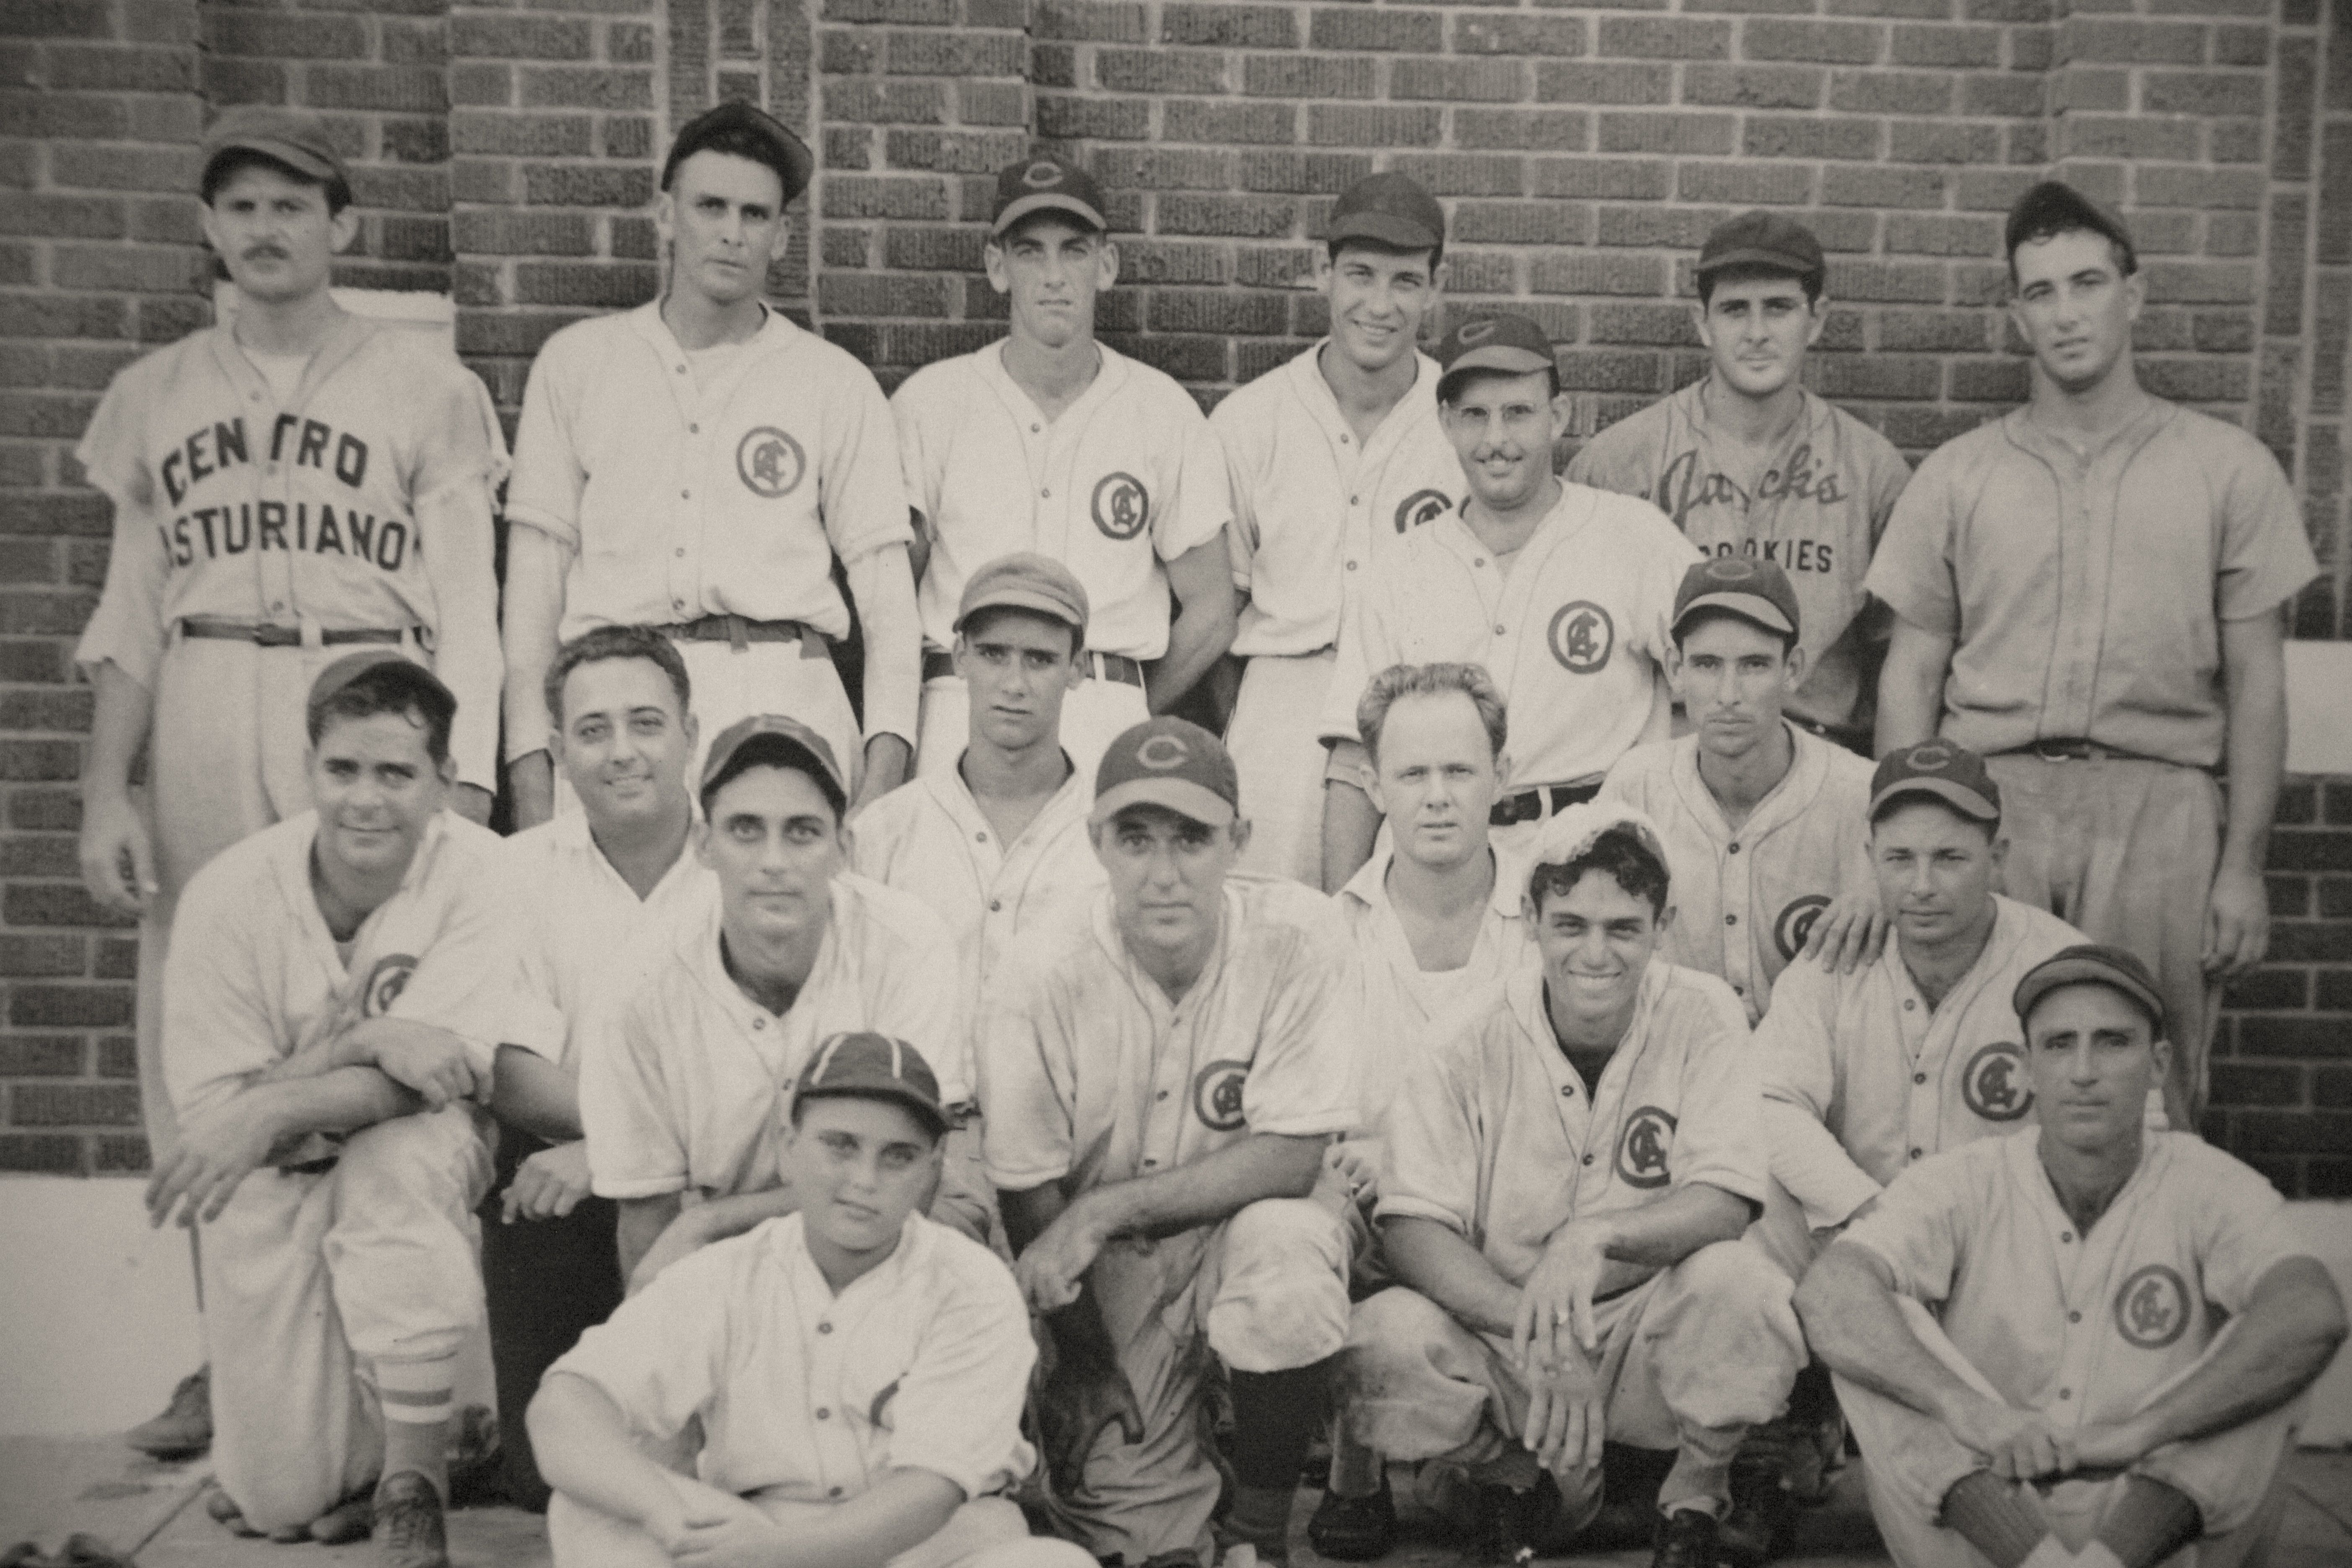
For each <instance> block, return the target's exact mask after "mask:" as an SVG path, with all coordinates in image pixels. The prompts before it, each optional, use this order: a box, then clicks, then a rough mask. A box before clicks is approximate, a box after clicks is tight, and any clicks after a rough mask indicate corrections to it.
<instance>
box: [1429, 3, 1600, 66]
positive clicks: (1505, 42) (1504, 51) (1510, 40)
mask: <svg viewBox="0 0 2352 1568" xmlns="http://www.w3.org/2000/svg"><path fill="white" fill-rule="evenodd" d="M1583 52H1584V21H1583V18H1581V17H1579V16H1521V15H1518V14H1516V13H1512V12H1497V11H1465V12H1463V13H1461V14H1459V15H1457V16H1455V17H1454V53H1455V54H1457V55H1508V56H1511V57H1513V58H1526V57H1530V56H1536V55H1580V54H1582V53H1583Z"/></svg>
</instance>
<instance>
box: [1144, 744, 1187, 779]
mask: <svg viewBox="0 0 2352 1568" xmlns="http://www.w3.org/2000/svg"><path fill="white" fill-rule="evenodd" d="M1135 760H1136V761H1137V762H1139V763H1142V764H1143V765H1144V766H1145V767H1147V768H1150V770H1151V771H1152V772H1153V773H1169V772H1171V771H1173V770H1174V769H1177V768H1181V767H1182V766H1183V765H1184V764H1185V763H1189V762H1191V761H1192V747H1190V746H1188V745H1186V744H1185V743H1184V737H1183V736H1181V735H1153V736H1150V738H1148V739H1147V740H1146V741H1145V742H1143V744H1141V745H1139V746H1138V747H1136V748H1135Z"/></svg>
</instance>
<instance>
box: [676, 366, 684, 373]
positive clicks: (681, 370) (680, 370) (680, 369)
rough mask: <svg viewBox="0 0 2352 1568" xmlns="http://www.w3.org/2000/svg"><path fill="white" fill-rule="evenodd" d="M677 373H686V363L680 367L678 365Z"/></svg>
mask: <svg viewBox="0 0 2352 1568" xmlns="http://www.w3.org/2000/svg"><path fill="white" fill-rule="evenodd" d="M677 374H680V375H684V374H686V366H684V365H680V366H678V367H677Z"/></svg>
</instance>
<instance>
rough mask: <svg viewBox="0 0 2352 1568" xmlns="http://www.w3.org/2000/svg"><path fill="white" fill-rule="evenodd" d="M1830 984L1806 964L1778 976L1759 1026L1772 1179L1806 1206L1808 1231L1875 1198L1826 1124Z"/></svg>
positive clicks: (1831, 1080) (1832, 1092) (1831, 1082)
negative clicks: (1770, 1001) (1770, 1000)
mask: <svg viewBox="0 0 2352 1568" xmlns="http://www.w3.org/2000/svg"><path fill="white" fill-rule="evenodd" d="M1836 1012H1837V994H1836V985H1835V983H1834V982H1833V981H1832V979H1831V978H1830V977H1829V975H1828V974H1827V973H1824V972H1823V971H1822V968H1821V966H1820V965H1819V964H1817V963H1814V962H1813V961H1812V960H1811V959H1804V958H1801V959H1799V960H1798V961H1797V962H1796V963H1792V964H1790V966H1789V967H1788V968H1786V969H1784V970H1782V971H1781V972H1780V981H1779V983H1778V984H1775V985H1774V986H1773V987H1772V1004H1771V1005H1770V1007H1769V1008H1768V1009H1766V1011H1765V1014H1764V1018H1763V1021H1762V1022H1761V1023H1759V1024H1758V1025H1757V1026H1756V1037H1755V1051H1756V1063H1757V1071H1758V1074H1759V1077H1760V1078H1761V1079H1762V1080H1763V1088H1764V1111H1763V1127H1764V1137H1765V1141H1766V1142H1767V1143H1768V1144H1769V1147H1770V1150H1771V1156H1772V1176H1773V1179H1774V1180H1776V1181H1778V1182H1779V1183H1780V1184H1781V1185H1782V1186H1784V1187H1786V1188H1788V1189H1789V1193H1790V1195H1791V1196H1792V1197H1794V1198H1795V1199H1796V1200H1797V1201H1798V1203H1800V1204H1801V1205H1803V1206H1804V1211H1805V1224H1806V1226H1808V1227H1810V1228H1811V1229H1813V1230H1822V1229H1825V1228H1827V1227H1828V1226H1833V1225H1843V1224H1844V1223H1845V1222H1846V1220H1847V1218H1848V1217H1850V1216H1851V1215H1853V1211H1854V1210H1856V1209H1858V1208H1860V1207H1861V1206H1862V1205H1864V1204H1866V1203H1868V1202H1869V1201H1870V1200H1871V1199H1872V1198H1874V1197H1876V1196H1877V1195H1878V1184H1877V1183H1876V1182H1875V1181H1874V1180H1872V1179H1871V1176H1870V1173H1868V1172H1867V1171H1864V1169H1863V1168H1862V1167H1861V1166H1860V1165H1858V1164H1856V1163H1854V1160H1853V1156H1852V1155H1851V1154H1848V1153H1847V1152H1845V1148H1844V1146H1843V1145H1842V1144H1841V1143H1839V1142H1838V1141H1837V1137H1836V1135H1835V1134H1834V1133H1832V1132H1831V1131H1830V1130H1829V1126H1828V1124H1827V1121H1826V1118H1827V1117H1828V1115H1829V1113H1830V1108H1831V1106H1832V1104H1834V1103H1835V1102H1836V1100H1837V1089H1838V1083H1837V1080H1838V1064H1837V1049H1836V1045H1835V1042H1834V1041H1833V1040H1832V1038H1831V1036H1832V1032H1833V1030H1834V1027H1835V1018H1836Z"/></svg>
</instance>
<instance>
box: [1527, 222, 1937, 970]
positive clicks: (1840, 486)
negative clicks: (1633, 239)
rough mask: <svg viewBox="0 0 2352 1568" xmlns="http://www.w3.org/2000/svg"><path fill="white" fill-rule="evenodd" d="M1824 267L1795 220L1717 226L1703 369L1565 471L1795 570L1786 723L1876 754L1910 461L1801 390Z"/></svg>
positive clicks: (1700, 305) (1702, 336)
mask: <svg viewBox="0 0 2352 1568" xmlns="http://www.w3.org/2000/svg"><path fill="white" fill-rule="evenodd" d="M1825 268H1826V263H1825V262H1824V261H1823V259H1822V243H1821V241H1820V240H1819V239H1817V238H1816V237H1814V235H1813V231H1812V230H1811V229H1809V228H1807V227H1806V226H1804V225H1803V224H1801V223H1799V222H1798V221H1797V220H1796V219H1794V218H1792V217H1789V216H1784V215H1782V214H1780V213H1773V212H1762V211H1759V212H1749V213H1742V214H1741V215H1740V216H1738V217H1735V218H1731V219H1729V220H1727V221H1726V222H1724V223H1722V224H1719V225H1717V226H1716V228H1715V230H1714V232H1712V233H1710V234H1709V235H1708V236H1707V237H1706V244H1704V245H1702V246H1701V247H1699V253H1698V266H1697V268H1696V274H1697V279H1698V302H1697V304H1696V306H1694V307H1693V309H1692V311H1691V319H1692V321H1693V322H1694V323H1695V324H1696V327H1697V329H1698V337H1699V342H1702V343H1704V344H1705V345H1706V350H1707V353H1708V354H1709V356H1710V359H1711V363H1710V364H1709V366H1708V369H1707V374H1706V375H1704V376H1702V377H1700V378H1699V379H1698V380H1697V381H1696V382H1693V383H1692V384H1690V385H1688V386H1685V387H1684V388H1683V389H1682V390H1681V391H1680V392H1677V393H1675V394H1674V395H1672V396H1670V397H1664V398H1661V399H1659V400H1658V401H1657V402H1655V403H1654V404H1652V405H1650V406H1649V407H1647V408H1644V409H1643V410H1642V411H1641V412H1640V413H1638V414H1635V415H1632V416H1628V417H1627V418H1624V419H1621V420H1619V421H1618V422H1617V423H1616V424H1614V425H1612V426H1609V427H1608V428H1607V429H1605V430H1602V431H1601V432H1600V433H1599V434H1598V435H1596V436H1594V437H1592V439H1591V440H1590V441H1588V442H1586V443H1585V445H1584V447H1582V449H1580V451H1579V452H1578V453H1577V454H1576V456H1575V457H1574V458H1571V459H1570V461H1569V465H1568V477H1569V479H1570V480H1572V481H1573V482H1575V483H1578V484H1585V485H1594V486H1597V487H1599V488H1600V489H1604V490H1615V491H1617V492H1618V493H1619V494H1621V495H1630V496H1640V497H1642V498H1643V500H1649V501H1654V502H1656V503H1657V505H1658V508H1659V509H1660V510H1663V511H1664V513H1665V514H1666V515H1667V516H1668V517H1671V518H1673V519H1674V520H1675V527H1677V528H1679V529H1681V530H1682V531H1684V532H1685V534H1687V535H1689V536H1690V539H1691V542H1693V543H1695V544H1696V545H1697V546H1698V547H1699V548H1700V549H1701V550H1702V551H1704V552H1706V553H1707V554H1709V555H1718V556H1742V557H1745V558H1747V559H1749V560H1753V561H1763V562H1770V563H1773V564H1775V565H1777V566H1779V567H1780V569H1781V570H1782V571H1784V572H1786V573H1787V574H1789V578H1790V582H1791V583H1792V584H1794V586H1795V588H1796V596H1797V602H1798V604H1799V605H1801V607H1802V608H1803V611H1804V614H1803V617H1802V618H1803V622H1804V635H1803V637H1801V639H1800V641H1799V643H1798V645H1797V646H1798V647H1800V648H1801V650H1802V651H1803V653H1804V656H1805V666H1804V671H1803V674H1802V676H1801V679H1800V682H1799V684H1798V686H1797V689H1796V690H1795V691H1794V692H1792V693H1791V694H1790V698H1789V702H1788V711H1789V717H1790V719H1792V720H1794V721H1796V722H1798V723H1800V724H1801V725H1803V726H1804V727H1805V728H1807V729H1809V730H1811V731H1812V732H1813V733H1815V734H1817V735H1825V736H1827V737H1829V738H1830V739H1832V740H1833V741H1835V742H1838V743H1839V744H1841V745H1844V746H1847V747H1850V748H1852V749H1853V750H1854V751H1858V752H1868V751H1869V749H1870V710H1871V708H1872V705H1873V700H1874V697H1875V692H1876V685H1877V679H1878V667H1879V661H1880V659H1881V658H1882V657H1883V656H1884V654H1885V645H1886V616H1885V611H1884V609H1883V608H1881V607H1879V606H1875V605H1871V603H1870V600H1869V595H1866V594H1865V593H1864V592H1863V575H1864V573H1866V572H1868V571H1869V569H1870V556H1871V551H1872V549H1873V548H1874V546H1875V545H1876V544H1877V542H1878V536H1879V534H1880V533H1881V532H1883V531H1885V527H1886V519H1887V515H1888V514H1889V513H1890V512H1892V511H1893V510H1894V509H1895V497H1897V496H1899V495H1901V494H1902V493H1903V486H1904V484H1905V482H1906V481H1907V480H1908V479H1910V477H1911V468H1910V465H1908V464H1907V463H1906V462H1904V460H1903V455H1902V454H1901V453H1900V452H1897V451H1896V450H1895V447H1894V445H1893V444H1892V443H1891V442H1889V441H1888V440H1887V439H1886V437H1884V436H1881V435H1880V434H1879V433H1878V432H1877V431H1875V430H1874V429H1872V428H1871V427H1870V426H1867V425H1864V423H1863V422H1862V421H1861V420H1859V419H1856V418H1855V417H1854V416H1853V415H1851V414H1848V413H1847V412H1845V410H1843V409H1842V408H1839V407H1836V406H1835V405H1832V404H1830V403H1828V402H1826V401H1824V400H1823V399H1822V398H1819V397H1816V396H1814V395H1812V394H1811V393H1810V392H1808V391H1806V390H1805V388H1804V384H1803V375H1804V367H1805V353H1806V351H1808V350H1809V349H1811V347H1812V346H1813V344H1814V343H1816V342H1820V341H1821V335H1822V328H1823V327H1825V326H1827V325H1828V324H1829V308H1830V302H1829V300H1828V299H1827V298H1826V297H1824V295H1823V294H1822V280H1823V275H1824V271H1825ZM1677 962H1679V961H1677Z"/></svg>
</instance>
